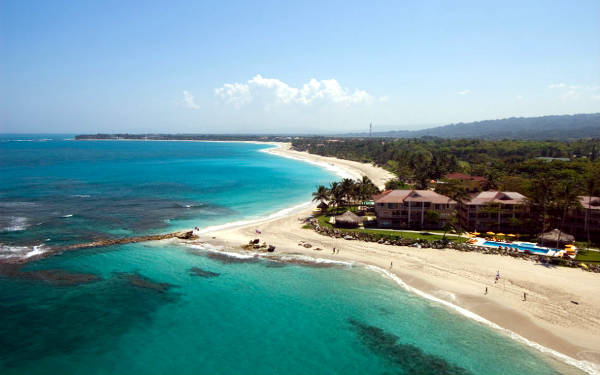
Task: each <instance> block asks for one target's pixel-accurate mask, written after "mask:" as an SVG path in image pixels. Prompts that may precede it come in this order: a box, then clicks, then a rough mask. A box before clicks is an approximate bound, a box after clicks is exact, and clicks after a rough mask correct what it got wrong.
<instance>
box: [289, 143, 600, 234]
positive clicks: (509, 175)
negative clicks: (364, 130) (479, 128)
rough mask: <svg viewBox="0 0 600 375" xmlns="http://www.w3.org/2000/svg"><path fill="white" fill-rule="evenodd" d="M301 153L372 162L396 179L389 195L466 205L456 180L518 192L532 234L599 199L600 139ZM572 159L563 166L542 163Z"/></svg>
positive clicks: (344, 147)
mask: <svg viewBox="0 0 600 375" xmlns="http://www.w3.org/2000/svg"><path fill="white" fill-rule="evenodd" d="M292 144H293V146H294V148H295V149H297V150H301V151H308V152H311V153H314V154H319V155H325V156H335V157H339V158H343V159H350V160H356V161H360V162H372V163H375V164H377V165H381V166H383V167H384V168H386V169H388V170H390V171H391V172H393V173H394V174H395V175H396V176H397V178H396V179H395V180H393V181H390V182H389V183H388V184H387V186H386V187H387V188H403V187H404V188H412V187H414V188H420V189H425V188H432V187H433V188H435V189H436V190H437V191H439V192H440V193H442V194H445V195H448V196H450V197H452V198H453V199H457V200H461V199H465V198H466V190H467V188H466V186H464V185H462V184H461V183H460V182H456V181H452V182H449V181H445V182H446V183H444V184H436V183H432V182H431V181H432V180H440V179H442V180H443V177H444V176H445V175H446V174H448V173H452V172H462V173H466V174H472V175H479V176H484V177H485V178H486V179H487V182H486V183H485V184H484V185H483V186H482V187H481V188H482V189H499V190H505V191H516V192H519V193H521V194H523V195H525V196H527V197H529V203H528V204H529V206H530V207H529V208H530V211H531V220H530V222H529V223H523V224H526V225H527V226H528V227H529V228H527V229H528V231H530V232H531V233H539V232H541V231H543V230H544V229H546V228H550V227H556V228H561V227H562V226H563V224H564V220H565V213H566V211H567V210H569V209H571V208H576V207H578V206H579V205H580V203H579V201H578V199H577V196H578V195H594V196H598V195H600V139H595V140H578V141H571V142H567V141H562V142H560V141H544V142H540V141H509V140H502V141H489V140H473V139H461V140H447V139H439V138H426V139H394V140H391V139H382V138H379V139H371V138H367V139H365V138H343V139H334V140H332V139H328V138H303V139H295V140H294V141H293V143H292ZM538 157H546V158H559V157H560V158H567V159H568V160H567V161H563V160H548V159H537V158H538Z"/></svg>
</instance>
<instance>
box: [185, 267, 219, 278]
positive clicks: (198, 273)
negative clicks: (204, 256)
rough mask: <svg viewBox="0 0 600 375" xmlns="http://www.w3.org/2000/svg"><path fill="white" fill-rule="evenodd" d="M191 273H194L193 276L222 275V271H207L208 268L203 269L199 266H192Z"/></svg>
mask: <svg viewBox="0 0 600 375" xmlns="http://www.w3.org/2000/svg"><path fill="white" fill-rule="evenodd" d="M190 273H191V274H192V276H200V277H206V278H209V277H217V276H219V275H220V273H216V272H211V271H206V270H203V269H202V268H198V267H192V268H190Z"/></svg>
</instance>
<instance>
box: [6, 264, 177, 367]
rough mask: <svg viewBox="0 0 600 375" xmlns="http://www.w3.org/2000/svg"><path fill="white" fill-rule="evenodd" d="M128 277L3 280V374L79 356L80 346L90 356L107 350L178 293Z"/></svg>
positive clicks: (163, 285) (144, 322) (138, 278)
mask: <svg viewBox="0 0 600 375" xmlns="http://www.w3.org/2000/svg"><path fill="white" fill-rule="evenodd" d="M14 271H15V268H12V269H9V270H7V269H5V268H4V269H3V272H9V273H10V272H14ZM46 275H47V273H46ZM129 276H132V277H128V276H127V274H117V275H115V277H111V278H108V279H103V280H99V281H97V282H94V283H89V284H85V286H82V287H78V288H56V287H54V286H53V285H51V284H48V283H35V284H34V283H24V282H21V281H20V280H19V279H15V278H7V279H5V280H0V281H1V282H2V285H1V286H0V287H2V288H4V290H3V293H1V294H0V316H2V324H0V348H2V349H1V350H0V373H14V371H13V372H11V369H13V368H19V367H20V366H21V365H22V363H23V362H32V363H35V362H36V361H43V360H44V358H46V357H52V356H54V355H67V356H69V355H75V353H79V352H80V351H81V350H83V352H84V354H86V355H87V354H89V351H90V350H93V351H94V353H97V354H98V355H102V353H105V352H106V351H107V350H109V348H110V347H111V346H112V345H114V340H115V337H119V336H121V335H123V334H126V333H127V332H128V331H129V330H130V329H131V328H133V327H140V326H142V327H143V326H144V325H145V324H150V323H151V322H152V319H153V316H154V313H155V312H156V311H157V310H158V309H160V308H161V306H164V305H166V304H170V303H175V302H176V301H177V300H178V298H179V296H178V295H177V294H174V293H172V292H170V291H169V292H167V293H164V292H163V291H165V290H166V289H168V287H167V284H166V283H156V282H153V281H149V280H147V279H145V278H143V277H140V276H139V275H135V274H133V275H132V274H129ZM59 278H60V277H59ZM140 285H143V286H145V287H140ZM149 286H151V287H150V288H149ZM33 300H35V301H36V303H31V301H33ZM40 372H42V371H41V370H40ZM42 373H52V371H51V370H48V369H46V371H45V372H42Z"/></svg>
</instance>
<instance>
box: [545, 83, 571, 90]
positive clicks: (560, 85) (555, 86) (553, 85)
mask: <svg viewBox="0 0 600 375" xmlns="http://www.w3.org/2000/svg"><path fill="white" fill-rule="evenodd" d="M564 87H567V85H565V84H564V83H551V84H549V85H548V88H549V89H562V88H564Z"/></svg>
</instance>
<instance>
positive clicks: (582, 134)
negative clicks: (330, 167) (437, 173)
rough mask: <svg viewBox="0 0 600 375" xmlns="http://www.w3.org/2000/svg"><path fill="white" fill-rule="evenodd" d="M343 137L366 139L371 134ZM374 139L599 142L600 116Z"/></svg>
mask: <svg viewBox="0 0 600 375" xmlns="http://www.w3.org/2000/svg"><path fill="white" fill-rule="evenodd" d="M344 135H345V136H361V137H364V136H367V135H368V133H353V134H344ZM373 136H374V137H391V138H420V137H440V138H480V139H531V140H567V139H578V138H600V113H591V114H577V115H561V116H542V117H511V118H507V119H501V120H485V121H477V122H468V123H462V122H461V123H458V124H451V125H444V126H437V127H434V128H428V129H422V130H398V131H387V132H374V133H373Z"/></svg>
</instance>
